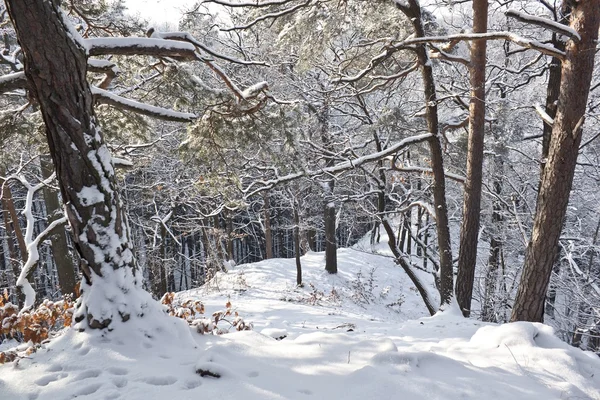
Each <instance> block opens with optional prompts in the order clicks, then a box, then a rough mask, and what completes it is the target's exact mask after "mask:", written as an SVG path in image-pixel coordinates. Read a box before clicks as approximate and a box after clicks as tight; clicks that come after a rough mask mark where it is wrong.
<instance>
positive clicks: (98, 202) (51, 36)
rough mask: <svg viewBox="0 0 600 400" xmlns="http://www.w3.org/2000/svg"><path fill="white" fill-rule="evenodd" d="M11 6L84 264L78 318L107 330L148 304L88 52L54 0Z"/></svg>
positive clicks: (14, 1)
mask: <svg viewBox="0 0 600 400" xmlns="http://www.w3.org/2000/svg"><path fill="white" fill-rule="evenodd" d="M6 5H7V9H8V12H9V15H10V18H11V20H12V21H13V25H14V27H15V31H16V33H17V37H18V40H19V44H20V45H21V48H22V50H23V54H24V57H25V75H26V76H27V80H28V82H29V87H30V88H31V92H32V95H33V96H34V97H35V98H36V99H37V102H38V104H39V107H40V110H41V112H42V117H43V119H44V122H45V125H46V136H47V138H48V145H49V148H50V153H51V155H52V159H53V161H54V167H55V171H56V174H57V179H58V182H59V186H60V190H61V194H62V198H63V204H65V205H66V213H67V218H68V220H69V223H70V225H71V229H72V232H73V240H74V244H75V247H76V249H77V252H78V253H79V254H80V256H81V259H82V261H83V262H82V270H83V274H84V276H85V278H86V279H85V282H84V283H83V284H82V292H83V293H82V298H81V299H80V300H81V301H80V303H79V308H78V310H77V311H76V314H75V321H76V322H81V321H84V320H85V321H87V325H88V326H89V327H91V328H106V327H108V326H109V325H110V323H111V321H113V320H114V319H121V320H123V321H126V320H128V319H129V318H130V317H131V316H132V314H134V313H135V314H137V315H141V314H142V313H143V310H144V308H145V307H146V306H147V305H148V303H147V300H142V297H141V296H138V295H136V294H135V293H134V290H133V289H139V290H140V291H141V278H142V277H141V274H138V273H137V266H136V261H135V258H134V256H133V252H132V249H131V242H130V238H129V232H128V226H127V222H126V219H125V213H124V209H123V207H122V205H121V200H120V198H119V193H118V190H117V186H116V177H115V173H114V168H113V163H112V159H111V156H110V153H109V151H108V149H107V147H106V145H105V143H104V139H103V137H102V133H101V132H100V129H99V127H98V123H97V121H96V118H95V113H94V109H93V101H92V94H91V91H90V87H89V84H88V82H87V80H86V69H87V57H86V53H85V49H84V48H83V46H82V45H80V44H79V43H78V42H77V39H76V38H75V37H74V35H73V32H71V29H70V27H68V26H67V23H66V22H65V21H64V20H63V17H64V14H63V12H62V10H60V7H59V5H58V2H57V1H56V0H7V1H6ZM116 275H119V278H118V281H119V283H118V285H117V284H116V282H117V278H116ZM137 291H138V290H136V291H135V292H137ZM145 298H146V299H150V297H149V296H146V297H145ZM134 310H135V311H134ZM79 327H80V328H84V325H80V326H79Z"/></svg>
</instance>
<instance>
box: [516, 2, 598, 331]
mask: <svg viewBox="0 0 600 400" xmlns="http://www.w3.org/2000/svg"><path fill="white" fill-rule="evenodd" d="M572 4H573V9H572V12H571V24H570V26H571V27H572V28H573V29H575V30H576V31H577V32H578V33H579V35H580V36H581V41H580V42H578V43H575V42H573V41H569V43H568V44H567V47H566V57H565V59H564V61H563V63H562V78H561V84H560V86H561V87H560V96H559V99H558V109H557V111H556V117H555V118H554V126H553V129H552V137H551V139H550V149H549V153H548V160H547V163H546V166H545V167H544V172H543V174H542V181H541V183H540V191H539V195H538V200H537V206H536V214H535V219H534V223H533V231H532V233H531V240H530V243H529V246H528V248H527V254H526V256H525V265H524V267H523V273H522V276H521V282H520V284H519V288H518V290H517V297H516V299H515V304H514V306H513V310H512V315H511V320H512V321H537V322H541V321H543V319H544V315H543V314H544V299H545V297H546V291H547V289H548V282H549V281H550V275H551V273H552V266H553V264H554V260H555V255H556V250H557V248H558V239H559V237H560V233H561V230H562V226H563V221H564V217H565V215H566V210H567V205H568V203H569V194H570V192H571V186H572V183H573V175H574V173H575V165H576V163H577V155H578V153H579V145H580V144H581V136H582V131H583V123H584V114H585V110H586V105H587V99H588V94H589V91H590V83H591V79H592V73H593V69H594V55H595V49H596V44H597V38H598V26H599V24H600V12H598V9H599V8H600V0H587V1H581V2H577V3H575V2H573V3H572Z"/></svg>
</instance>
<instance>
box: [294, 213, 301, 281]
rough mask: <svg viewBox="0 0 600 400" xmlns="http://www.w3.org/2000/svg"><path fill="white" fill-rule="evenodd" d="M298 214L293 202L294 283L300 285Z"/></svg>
mask: <svg viewBox="0 0 600 400" xmlns="http://www.w3.org/2000/svg"><path fill="white" fill-rule="evenodd" d="M300 252H301V250H300V216H299V215H298V203H297V202H294V255H295V257H296V284H297V285H298V286H301V285H302V264H301V263H300Z"/></svg>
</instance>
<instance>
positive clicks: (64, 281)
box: [40, 156, 77, 298]
mask: <svg viewBox="0 0 600 400" xmlns="http://www.w3.org/2000/svg"><path fill="white" fill-rule="evenodd" d="M40 164H41V170H42V177H43V178H44V179H47V178H49V177H50V176H51V175H52V172H53V171H54V168H53V167H52V159H50V157H48V156H42V157H41V158H40ZM42 191H43V193H44V202H45V203H46V213H47V214H48V224H51V223H52V222H53V221H55V220H57V219H59V218H60V217H61V216H62V207H61V204H60V201H59V199H58V194H57V193H56V191H54V190H52V189H51V188H49V187H48V186H44V187H43V189H42ZM48 238H49V239H50V243H52V246H51V247H52V256H53V258H54V262H55V264H56V272H57V274H58V285H59V286H60V291H61V293H62V294H71V295H73V296H75V285H76V284H77V275H76V274H75V263H74V260H73V257H72V256H71V253H70V252H69V247H68V245H67V232H66V231H65V227H64V226H57V227H56V228H55V229H54V230H53V231H52V232H50V235H49V237H48ZM73 298H74V297H73Z"/></svg>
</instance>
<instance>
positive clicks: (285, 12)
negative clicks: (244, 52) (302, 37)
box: [221, 0, 313, 32]
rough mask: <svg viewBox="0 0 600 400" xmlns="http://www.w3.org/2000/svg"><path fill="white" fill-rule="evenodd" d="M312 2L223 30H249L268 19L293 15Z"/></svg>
mask: <svg viewBox="0 0 600 400" xmlns="http://www.w3.org/2000/svg"><path fill="white" fill-rule="evenodd" d="M312 2H313V0H306V1H304V2H302V3H300V4H296V5H295V6H293V7H290V8H286V9H283V10H280V11H276V12H272V13H268V14H264V15H261V16H260V17H257V18H255V19H253V20H252V21H250V22H248V23H247V24H245V25H238V26H234V27H231V28H223V29H221V30H222V31H224V32H228V31H234V30H243V29H248V28H251V27H253V26H254V25H256V24H258V23H259V22H261V21H265V20H267V19H275V18H279V17H282V16H284V15H287V14H291V13H293V12H294V11H296V10H298V9H300V8H303V7H306V6H308V5H309V4H310V3H312Z"/></svg>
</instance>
